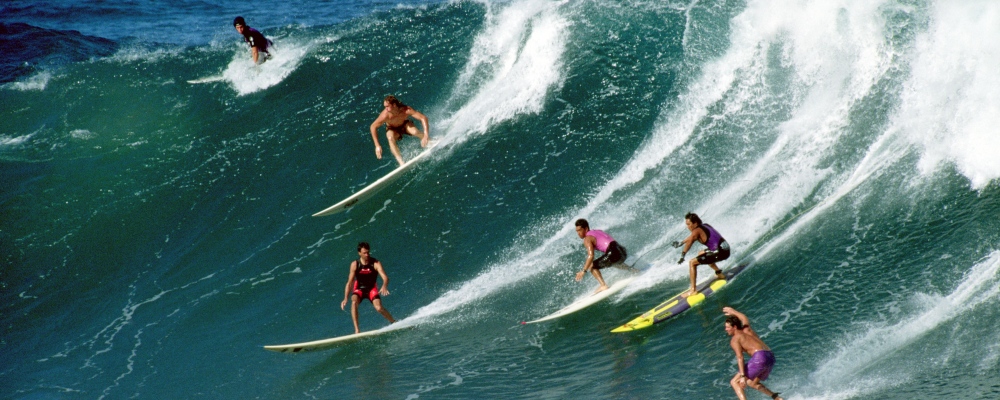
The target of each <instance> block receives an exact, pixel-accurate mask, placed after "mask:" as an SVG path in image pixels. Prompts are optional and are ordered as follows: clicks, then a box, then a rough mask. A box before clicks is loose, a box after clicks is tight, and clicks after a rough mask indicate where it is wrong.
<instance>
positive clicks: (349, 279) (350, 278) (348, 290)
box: [340, 261, 357, 310]
mask: <svg viewBox="0 0 1000 400" xmlns="http://www.w3.org/2000/svg"><path fill="white" fill-rule="evenodd" d="M355 263H357V261H354V262H352V263H351V272H350V273H349V274H347V285H346V286H344V301H342V302H340V309H341V310H343V309H344V307H346V306H347V299H348V298H349V297H350V296H351V286H354V269H355V268H357V266H356V265H354V264H355Z"/></svg>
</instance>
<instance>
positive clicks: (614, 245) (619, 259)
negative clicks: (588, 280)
mask: <svg viewBox="0 0 1000 400" xmlns="http://www.w3.org/2000/svg"><path fill="white" fill-rule="evenodd" d="M626 258H628V251H626V250H625V248H624V247H622V245H620V244H618V242H611V243H608V251H607V252H606V253H604V255H602V256H600V257H599V258H598V259H596V260H594V269H602V268H607V267H610V266H612V265H615V264H618V263H623V262H625V259H626Z"/></svg>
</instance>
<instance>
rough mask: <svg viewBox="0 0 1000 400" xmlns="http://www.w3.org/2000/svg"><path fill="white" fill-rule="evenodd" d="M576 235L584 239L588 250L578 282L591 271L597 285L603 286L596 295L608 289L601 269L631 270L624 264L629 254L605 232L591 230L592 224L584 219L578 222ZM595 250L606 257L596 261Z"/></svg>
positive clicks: (577, 278) (577, 275)
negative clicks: (613, 267) (617, 268)
mask: <svg viewBox="0 0 1000 400" xmlns="http://www.w3.org/2000/svg"><path fill="white" fill-rule="evenodd" d="M576 235H577V236H579V237H580V239H583V247H584V248H585V249H587V261H584V263H583V271H580V272H577V273H576V281H577V282H579V281H580V280H582V279H583V275H584V274H586V273H587V271H590V273H591V274H592V275H594V278H595V279H597V283H599V284H600V285H601V286H600V287H598V288H597V290H596V291H594V293H598V292H601V291H604V290H607V289H608V284H607V283H604V277H603V276H601V269H603V268H607V267H611V266H615V267H619V268H622V269H629V270H631V268H630V267H628V266H626V265H625V264H624V263H625V259H626V258H628V252H627V251H626V250H625V248H624V247H622V245H620V244H618V242H616V241H615V239H614V238H613V237H611V235H608V234H607V233H604V231H599V230H597V229H590V223H588V222H587V220H585V219H583V218H580V219H578V220H576ZM594 249H597V250H600V251H601V252H603V253H604V255H602V256H601V257H600V258H598V259H596V260H595V259H594Z"/></svg>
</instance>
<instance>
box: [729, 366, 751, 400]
mask: <svg viewBox="0 0 1000 400" xmlns="http://www.w3.org/2000/svg"><path fill="white" fill-rule="evenodd" d="M741 379H743V378H741V377H740V374H739V373H738V372H737V373H736V375H733V379H731V380H729V386H732V387H733V391H734V392H736V397H739V398H740V400H747V395H746V393H744V389H743V386H744V384H743V382H740V380H741Z"/></svg>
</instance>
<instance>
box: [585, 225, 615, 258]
mask: <svg viewBox="0 0 1000 400" xmlns="http://www.w3.org/2000/svg"><path fill="white" fill-rule="evenodd" d="M587 236H593V237H594V239H595V242H596V243H594V247H597V249H598V250H600V251H601V252H602V253H607V252H608V245H609V244H611V242H614V241H615V238H613V237H611V235H608V234H607V233H604V231H599V230H597V229H591V230H589V231H587Z"/></svg>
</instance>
